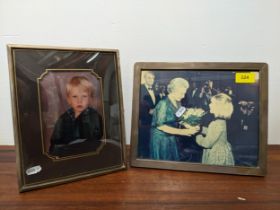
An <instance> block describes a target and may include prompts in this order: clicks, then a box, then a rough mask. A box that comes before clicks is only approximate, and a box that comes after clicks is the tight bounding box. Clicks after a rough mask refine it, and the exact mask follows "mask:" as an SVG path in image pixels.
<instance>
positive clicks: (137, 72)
mask: <svg viewBox="0 0 280 210" xmlns="http://www.w3.org/2000/svg"><path fill="white" fill-rule="evenodd" d="M141 66H142V63H135V64H134V72H133V77H134V80H133V98H132V109H134V110H132V117H131V134H130V135H131V138H130V139H131V140H130V143H131V148H130V151H131V152H130V161H131V165H132V166H137V162H138V161H137V151H138V144H136V139H137V142H138V132H139V131H138V122H139V120H138V117H139V96H140V94H139V93H140V88H139V87H140V85H141V84H140V83H141Z"/></svg>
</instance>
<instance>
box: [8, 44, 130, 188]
mask: <svg viewBox="0 0 280 210" xmlns="http://www.w3.org/2000/svg"><path fill="white" fill-rule="evenodd" d="M8 53H9V65H10V77H11V92H12V102H13V118H14V133H15V140H16V141H15V144H16V152H17V167H18V177H19V191H20V192H23V191H27V190H31V189H35V188H40V187H44V186H48V185H54V184H58V183H64V182H68V181H73V180H76V179H81V178H85V177H90V176H96V175H101V174H105V173H110V172H113V171H117V170H121V169H124V168H125V167H126V164H125V158H124V157H125V156H124V152H125V150H124V147H125V137H124V121H123V115H122V114H123V104H122V90H121V78H120V70H119V55H118V51H117V50H104V49H73V48H52V47H39V46H21V45H9V46H8Z"/></svg>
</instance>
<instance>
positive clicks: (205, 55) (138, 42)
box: [0, 0, 280, 145]
mask: <svg viewBox="0 0 280 210" xmlns="http://www.w3.org/2000/svg"><path fill="white" fill-rule="evenodd" d="M6 44H34V45H51V46H64V47H87V48H116V49H119V50H120V63H121V73H122V86H123V96H124V108H125V127H126V141H127V143H130V129H131V124H130V122H131V112H132V106H131V104H132V87H133V82H132V81H133V65H134V63H135V62H137V61H167V62H194V61H198V62H201V61H217V62H220V61H225V62H234V61H236V62H267V63H268V64H269V71H270V72H269V139H268V142H269V144H280V138H279V131H277V128H278V130H279V122H280V121H279V119H280V111H279V103H280V102H279V94H280V83H279V79H280V1H279V0H73V1H72V0H21V1H19V0H0V91H1V92H0V144H3V145H12V144H14V140H13V126H12V112H11V99H10V84H9V74H8V62H7V52H6ZM30 129H32V128H30Z"/></svg>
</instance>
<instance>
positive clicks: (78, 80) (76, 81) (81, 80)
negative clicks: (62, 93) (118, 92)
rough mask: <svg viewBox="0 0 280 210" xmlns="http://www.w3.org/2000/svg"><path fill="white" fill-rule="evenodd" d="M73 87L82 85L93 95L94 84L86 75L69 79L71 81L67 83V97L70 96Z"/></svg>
mask: <svg viewBox="0 0 280 210" xmlns="http://www.w3.org/2000/svg"><path fill="white" fill-rule="evenodd" d="M73 87H82V88H83V89H84V90H85V91H87V92H88V94H89V96H90V97H93V85H92V83H91V82H90V81H89V80H88V79H87V78H86V77H84V76H75V77H72V78H71V79H70V80H69V82H68V83H67V84H66V95H67V97H68V96H69V94H70V92H71V89H72V88H73Z"/></svg>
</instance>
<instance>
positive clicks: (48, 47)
mask: <svg viewBox="0 0 280 210" xmlns="http://www.w3.org/2000/svg"><path fill="white" fill-rule="evenodd" d="M7 46H9V47H10V48H18V49H45V50H73V51H102V52H118V49H110V48H79V47H74V46H73V47H61V46H45V45H27V44H8V45H7Z"/></svg>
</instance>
